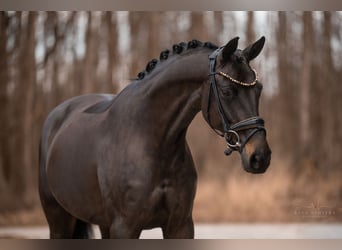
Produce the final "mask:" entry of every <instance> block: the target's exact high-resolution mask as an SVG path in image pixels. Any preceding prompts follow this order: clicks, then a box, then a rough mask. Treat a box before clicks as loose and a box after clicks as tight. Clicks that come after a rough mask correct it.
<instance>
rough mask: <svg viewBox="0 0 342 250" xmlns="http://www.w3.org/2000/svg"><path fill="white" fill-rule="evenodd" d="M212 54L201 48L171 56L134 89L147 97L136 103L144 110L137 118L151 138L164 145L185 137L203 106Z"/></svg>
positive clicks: (136, 105)
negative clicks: (203, 87)
mask: <svg viewBox="0 0 342 250" xmlns="http://www.w3.org/2000/svg"><path fill="white" fill-rule="evenodd" d="M209 53H210V51H209V50H200V51H196V52H194V53H189V54H186V55H177V56H175V57H174V58H170V59H168V60H167V61H164V62H163V63H161V65H159V67H156V68H155V69H154V71H152V72H151V75H148V76H147V77H146V79H144V80H143V81H142V82H141V83H140V86H139V88H135V89H138V91H137V92H139V95H141V96H143V97H144V98H139V99H140V100H141V101H140V103H135V104H134V105H135V107H140V109H141V110H140V112H141V114H140V115H139V116H140V117H136V118H135V119H139V124H144V127H145V128H144V131H143V133H145V134H146V135H147V136H149V138H153V137H155V139H156V140H162V141H160V143H162V144H163V145H167V144H175V142H176V141H178V140H185V134H186V131H187V128H188V126H189V124H190V123H191V121H192V120H193V118H194V117H195V115H196V114H197V113H198V112H199V111H200V109H201V89H202V86H203V84H204V83H205V82H207V80H208V55H209ZM163 64H164V65H163ZM140 129H141V128H139V130H140Z"/></svg>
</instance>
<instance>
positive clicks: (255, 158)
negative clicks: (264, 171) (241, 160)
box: [250, 153, 261, 169]
mask: <svg viewBox="0 0 342 250" xmlns="http://www.w3.org/2000/svg"><path fill="white" fill-rule="evenodd" d="M260 161H261V156H260V155H259V154H256V153H254V154H253V155H252V156H251V158H250V166H251V167H252V168H254V169H258V168H259V167H260V164H259V163H260Z"/></svg>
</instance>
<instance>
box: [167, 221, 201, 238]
mask: <svg viewBox="0 0 342 250" xmlns="http://www.w3.org/2000/svg"><path fill="white" fill-rule="evenodd" d="M162 231H163V237H164V239H193V238H194V234H195V230H194V222H193V220H192V218H188V219H186V220H185V221H184V222H183V223H180V222H179V221H177V220H172V221H171V220H170V221H169V223H168V224H167V225H166V226H165V227H162Z"/></svg>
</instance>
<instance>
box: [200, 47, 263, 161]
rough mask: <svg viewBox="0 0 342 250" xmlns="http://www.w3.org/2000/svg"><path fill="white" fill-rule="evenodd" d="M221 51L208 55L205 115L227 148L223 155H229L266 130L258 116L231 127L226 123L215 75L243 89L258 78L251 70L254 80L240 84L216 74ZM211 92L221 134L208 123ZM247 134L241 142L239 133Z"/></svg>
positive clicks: (252, 84)
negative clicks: (245, 132)
mask: <svg viewBox="0 0 342 250" xmlns="http://www.w3.org/2000/svg"><path fill="white" fill-rule="evenodd" d="M222 49H223V47H221V48H218V49H217V50H215V51H214V52H213V53H212V54H210V55H209V82H210V87H209V91H208V106H207V110H206V115H207V119H208V123H209V125H210V127H211V128H212V129H213V130H214V131H215V132H216V133H217V134H218V135H220V136H222V137H224V138H225V140H226V144H227V148H226V150H225V151H224V153H225V155H230V154H231V153H232V152H233V151H239V152H240V153H241V152H242V149H243V147H244V146H245V145H246V143H247V142H248V141H249V140H250V139H251V138H252V137H253V135H254V134H256V133H257V132H259V131H264V132H265V133H266V129H265V127H264V124H265V122H264V119H262V118H261V117H259V116H256V117H251V118H247V119H245V120H242V121H240V122H238V123H235V124H233V125H230V124H229V122H228V119H227V117H226V115H225V113H224V110H223V106H222V103H221V99H220V96H219V92H218V89H217V84H216V79H215V76H216V75H221V76H223V77H225V78H227V79H229V80H230V81H232V82H234V83H236V84H239V85H242V86H244V87H252V86H254V85H255V84H256V82H257V80H258V76H257V73H256V71H255V70H254V69H253V72H254V74H255V80H254V81H253V82H251V83H244V82H240V81H238V80H236V79H234V78H232V77H231V76H229V75H228V74H226V73H223V72H221V71H219V72H216V71H215V66H216V58H217V56H218V54H219V53H220V51H221V50H222ZM211 92H214V97H215V100H216V103H217V108H218V113H219V115H220V118H221V121H222V125H223V131H224V132H223V133H220V132H219V131H217V130H216V129H215V128H213V126H212V125H211V123H210V116H209V108H210V98H211ZM250 129H251V131H250V132H249V134H248V135H247V137H246V138H245V140H244V141H242V142H241V139H240V135H239V132H240V131H243V130H250Z"/></svg>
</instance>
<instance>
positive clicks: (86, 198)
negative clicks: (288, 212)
mask: <svg viewBox="0 0 342 250" xmlns="http://www.w3.org/2000/svg"><path fill="white" fill-rule="evenodd" d="M264 42H265V38H264V37H262V38H261V39H259V40H258V41H256V42H255V43H253V44H252V45H250V46H248V47H247V48H245V49H244V50H240V49H238V48H237V46H238V38H234V39H232V40H231V41H229V42H228V43H227V44H226V45H225V46H223V47H220V48H218V47H217V46H215V45H213V44H211V43H201V42H199V41H197V40H192V41H190V42H189V43H180V44H176V45H174V46H173V48H172V50H171V51H169V50H165V51H163V52H162V53H161V54H160V60H156V59H154V60H152V61H151V62H149V63H148V65H147V67H146V69H145V70H144V71H143V72H141V73H139V75H138V78H137V79H136V80H135V81H133V82H132V83H131V84H130V85H128V86H127V87H126V88H125V89H123V90H122V91H121V92H120V93H119V94H118V95H116V96H115V95H110V94H89V95H83V96H78V97H74V98H72V99H70V100H67V101H65V102H64V103H62V104H60V105H59V106H57V107H56V108H55V109H54V110H53V111H52V112H51V113H50V114H49V115H48V117H47V119H46V121H45V123H44V126H43V130H42V135H41V142H40V170H39V192H40V199H41V202H42V206H43V209H44V212H45V215H46V218H47V221H48V224H49V228H50V237H51V238H88V237H90V236H91V226H90V225H91V224H96V225H99V228H100V231H101V234H102V237H103V238H138V237H139V235H140V233H141V231H142V230H144V229H150V228H154V227H161V228H162V232H163V236H164V238H193V237H194V224H193V219H192V208H193V201H194V197H195V192H196V180H197V175H196V170H195V167H194V163H193V159H192V156H191V153H190V150H189V147H188V144H187V142H186V137H185V135H186V131H187V128H188V126H189V124H190V123H191V121H192V120H193V118H194V116H195V115H196V114H197V113H198V112H199V111H201V110H202V113H203V116H204V118H205V120H206V121H207V122H208V124H209V125H210V127H212V128H213V129H214V130H215V131H216V132H217V133H219V134H221V135H222V136H223V137H224V138H225V140H226V142H227V149H226V151H225V153H226V154H227V155H228V154H230V153H231V152H232V151H238V152H239V153H240V154H241V158H242V165H243V167H244V169H245V170H246V171H248V172H251V173H263V172H265V171H266V169H267V167H268V165H269V163H270V155H271V151H270V149H269V146H268V144H267V141H266V133H265V132H266V131H265V128H264V121H263V119H262V118H260V117H259V112H258V102H259V97H260V94H261V90H262V85H261V83H260V82H259V81H258V80H257V74H256V71H255V70H253V69H252V68H251V67H250V65H249V62H250V61H251V60H253V59H254V58H255V57H256V56H257V55H258V54H259V53H260V51H261V50H262V48H263V46H264Z"/></svg>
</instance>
